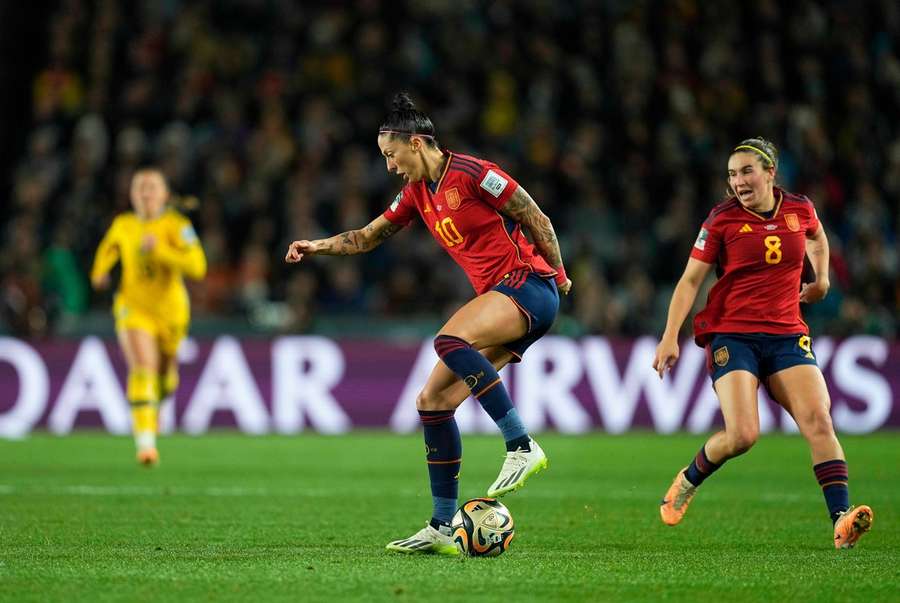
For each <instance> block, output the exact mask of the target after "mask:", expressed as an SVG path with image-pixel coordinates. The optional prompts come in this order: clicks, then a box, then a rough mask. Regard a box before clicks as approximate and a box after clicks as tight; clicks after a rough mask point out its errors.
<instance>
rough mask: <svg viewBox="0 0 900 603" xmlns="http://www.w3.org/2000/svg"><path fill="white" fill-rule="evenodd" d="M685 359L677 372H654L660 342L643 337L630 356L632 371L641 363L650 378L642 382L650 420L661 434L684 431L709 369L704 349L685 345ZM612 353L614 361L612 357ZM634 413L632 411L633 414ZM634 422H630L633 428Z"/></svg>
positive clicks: (682, 354) (675, 370) (636, 343)
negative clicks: (701, 378)
mask: <svg viewBox="0 0 900 603" xmlns="http://www.w3.org/2000/svg"><path fill="white" fill-rule="evenodd" d="M681 350H682V352H681V356H680V357H679V359H678V363H677V364H676V365H675V369H674V370H673V371H672V372H669V373H665V374H664V376H663V378H662V379H660V378H659V374H658V373H657V372H656V371H654V370H653V357H654V356H655V355H656V340H655V339H653V338H650V337H642V338H640V339H638V340H637V341H635V345H634V347H633V348H632V349H631V356H630V357H629V361H628V362H629V368H630V367H631V365H633V364H635V363H638V366H643V367H645V371H646V376H645V377H644V378H643V379H642V382H643V390H644V394H645V395H646V398H647V405H648V406H649V408H650V418H651V420H652V421H653V426H654V428H655V429H656V431H658V432H660V433H674V432H676V431H678V430H679V429H681V424H682V422H683V421H684V415H685V412H686V410H687V407H688V404H689V403H690V401H691V394H693V393H694V388H695V387H696V385H697V376H698V374H699V375H702V374H703V372H704V370H705V367H704V365H705V362H706V354H704V352H703V349H702V348H699V347H697V346H695V345H693V343H692V342H685V345H684V346H682V347H681ZM611 357H612V356H611V352H610V358H611ZM633 414H634V411H633V410H632V415H633ZM631 423H632V421H631V420H629V421H628V426H629V427H630V426H631Z"/></svg>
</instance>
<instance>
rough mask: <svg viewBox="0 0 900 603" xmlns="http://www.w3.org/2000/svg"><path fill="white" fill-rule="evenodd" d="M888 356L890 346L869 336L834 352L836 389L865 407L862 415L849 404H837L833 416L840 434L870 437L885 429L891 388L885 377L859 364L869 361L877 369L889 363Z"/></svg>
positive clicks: (845, 402) (843, 401)
mask: <svg viewBox="0 0 900 603" xmlns="http://www.w3.org/2000/svg"><path fill="white" fill-rule="evenodd" d="M887 356H888V345H887V342H886V341H885V340H884V339H881V338H879V337H872V336H868V335H861V336H858V337H851V338H849V339H847V340H845V341H844V342H843V343H841V345H840V346H839V347H838V348H837V350H836V351H835V354H834V359H833V360H832V362H831V375H832V377H833V378H834V382H835V385H836V386H837V387H838V388H839V389H840V390H841V391H843V392H844V393H846V394H850V395H852V396H853V397H854V398H857V399H858V400H859V401H860V402H862V403H863V404H864V405H865V406H866V409H865V410H863V411H855V410H853V409H851V408H850V406H849V405H848V404H847V401H846V400H844V399H839V400H836V401H835V402H836V403H835V404H834V408H833V409H832V413H831V414H832V417H833V418H834V425H835V427H836V428H837V429H838V430H839V431H844V432H847V433H868V432H870V431H873V430H875V429H878V428H879V427H881V426H882V425H884V422H885V421H886V420H887V418H888V416H890V414H891V404H892V397H891V388H890V385H889V384H888V382H887V380H886V379H885V378H884V377H883V376H881V375H879V374H878V373H876V372H875V371H873V370H871V369H868V368H866V367H864V366H862V365H860V364H859V362H858V361H859V360H860V359H866V360H870V361H871V362H872V363H873V364H874V365H875V366H881V365H883V364H884V363H885V361H886V360H887ZM833 398H834V396H833Z"/></svg>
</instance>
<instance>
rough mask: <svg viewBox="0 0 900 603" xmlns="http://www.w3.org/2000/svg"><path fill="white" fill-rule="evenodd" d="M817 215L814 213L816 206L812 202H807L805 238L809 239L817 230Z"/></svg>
mask: <svg viewBox="0 0 900 603" xmlns="http://www.w3.org/2000/svg"><path fill="white" fill-rule="evenodd" d="M819 224H820V222H819V214H817V213H816V206H815V205H813V203H812V201H810V202H809V219H808V221H807V223H806V236H807V237H811V236H813V235H814V234H816V232H817V231H818V230H819Z"/></svg>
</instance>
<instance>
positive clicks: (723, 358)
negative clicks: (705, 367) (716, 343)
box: [713, 345, 729, 366]
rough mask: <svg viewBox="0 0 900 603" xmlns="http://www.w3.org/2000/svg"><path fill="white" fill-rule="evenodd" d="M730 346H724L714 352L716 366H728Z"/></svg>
mask: <svg viewBox="0 0 900 603" xmlns="http://www.w3.org/2000/svg"><path fill="white" fill-rule="evenodd" d="M728 358H729V356H728V346H725V345H723V346H722V347H720V348H719V349H718V350H716V351H715V352H713V360H715V361H716V364H718V365H719V366H725V365H726V364H728Z"/></svg>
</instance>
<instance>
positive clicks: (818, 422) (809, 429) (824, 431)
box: [798, 407, 834, 439]
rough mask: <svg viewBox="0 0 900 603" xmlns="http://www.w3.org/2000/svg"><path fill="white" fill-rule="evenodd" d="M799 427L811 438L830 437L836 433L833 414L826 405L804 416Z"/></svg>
mask: <svg viewBox="0 0 900 603" xmlns="http://www.w3.org/2000/svg"><path fill="white" fill-rule="evenodd" d="M798 427H800V431H801V432H802V433H803V434H805V435H806V437H808V438H811V439H818V438H830V437H832V436H833V435H834V424H833V423H832V422H831V414H830V413H829V412H828V411H827V410H826V409H825V408H824V407H823V408H821V409H817V410H815V411H814V412H811V413H808V414H806V415H805V416H803V417H802V418H801V419H800V421H799V424H798Z"/></svg>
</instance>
